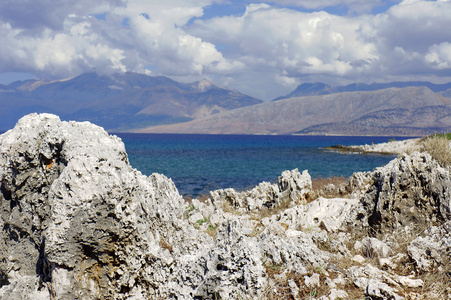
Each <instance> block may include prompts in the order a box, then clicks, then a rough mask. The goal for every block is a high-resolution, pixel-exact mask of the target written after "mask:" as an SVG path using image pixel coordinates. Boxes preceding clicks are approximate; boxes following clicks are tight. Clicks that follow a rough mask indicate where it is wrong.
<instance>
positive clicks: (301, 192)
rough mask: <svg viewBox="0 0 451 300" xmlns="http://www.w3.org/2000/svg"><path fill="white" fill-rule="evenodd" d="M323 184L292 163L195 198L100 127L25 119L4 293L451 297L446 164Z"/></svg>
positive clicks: (7, 227)
mask: <svg viewBox="0 0 451 300" xmlns="http://www.w3.org/2000/svg"><path fill="white" fill-rule="evenodd" d="M312 189H313V188H312V181H311V178H310V175H309V174H308V172H307V171H303V172H302V173H301V172H299V171H298V170H292V171H284V172H283V173H282V174H281V176H280V177H279V180H278V182H277V183H274V184H270V183H261V184H260V185H258V186H257V187H255V188H254V189H251V190H249V191H244V192H237V191H235V190H233V189H226V190H218V191H212V192H211V193H210V196H209V197H208V198H207V199H204V200H202V201H201V200H199V199H193V200H191V201H189V202H188V201H185V199H183V198H182V197H181V196H180V194H179V193H178V191H177V189H176V187H175V185H174V184H173V182H172V181H171V180H170V179H168V178H166V177H165V176H164V175H160V174H152V175H150V176H144V175H142V174H141V173H140V172H139V171H137V170H135V169H133V168H132V167H131V166H130V165H129V163H128V158H127V153H126V151H125V147H124V144H123V143H122V141H121V140H120V139H119V138H118V137H115V136H110V135H108V133H107V132H106V131H105V130H103V129H102V128H100V127H98V126H95V125H93V124H91V123H88V122H84V123H77V122H62V121H60V119H59V118H58V117H57V116H54V115H50V114H40V115H37V114H32V115H28V116H25V117H23V118H22V119H20V120H19V122H18V123H17V125H16V127H15V128H14V129H12V130H10V131H8V132H6V133H5V134H3V135H1V136H0V208H1V210H0V299H12V300H15V299H21V300H22V299H219V298H221V299H240V298H241V299H265V298H272V299H274V298H289V297H292V298H294V299H299V298H301V299H304V298H308V297H312V296H318V299H335V298H337V297H341V298H343V299H346V298H349V297H351V298H352V297H354V298H355V297H356V298H363V297H373V298H377V297H379V298H380V297H383V298H384V297H385V298H387V299H402V297H406V298H409V299H410V298H411V299H417V298H418V297H419V296H420V294H421V293H422V292H423V291H424V292H425V293H428V295H436V296H437V297H435V296H433V298H434V297H435V298H436V299H440V297H442V296H443V295H448V296H449V295H450V294H451V290H450V287H449V286H447V285H446V282H447V281H446V280H447V278H448V277H447V276H449V274H450V271H449V270H450V264H449V254H450V253H449V249H450V236H451V233H450V222H451V221H450V199H451V197H450V189H451V184H450V174H449V169H447V168H442V167H440V165H439V164H438V163H437V162H436V161H434V160H433V159H431V157H430V155H428V154H425V153H416V152H415V153H413V154H411V155H403V156H401V157H398V158H396V159H394V160H393V161H391V162H390V163H389V164H387V165H386V166H384V167H380V168H378V169H376V170H375V171H373V172H367V173H356V174H354V175H353V176H352V177H351V178H350V180H349V182H348V183H347V185H345V186H340V187H338V186H337V187H334V186H330V185H329V186H328V189H329V190H331V191H334V190H336V191H340V195H341V196H340V197H341V198H324V197H318V198H315V197H316V196H313V195H318V193H315V191H313V190H312ZM346 193H347V194H346ZM345 194H346V195H345ZM345 196H346V197H345ZM312 197H313V198H312ZM314 198H315V199H314ZM405 265H409V266H410V267H409V268H410V269H409V270H407V271H406V270H404V269H405V268H404V266H405ZM432 272H435V273H436V274H438V275H437V276H435V277H433V278H441V279H440V280H436V281H437V282H434V285H431V284H429V283H427V282H426V281H427V280H428V278H429V277H428V274H429V273H431V274H432ZM437 272H438V273H437ZM435 273H434V274H435ZM379 298H378V299H379Z"/></svg>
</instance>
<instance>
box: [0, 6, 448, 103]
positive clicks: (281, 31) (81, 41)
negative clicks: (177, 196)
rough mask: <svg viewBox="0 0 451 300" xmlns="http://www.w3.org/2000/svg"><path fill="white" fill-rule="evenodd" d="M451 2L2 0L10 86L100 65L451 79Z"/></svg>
mask: <svg viewBox="0 0 451 300" xmlns="http://www.w3.org/2000/svg"><path fill="white" fill-rule="evenodd" d="M450 28H451V0H436V1H426V0H404V1H401V0H342V1H339V0H271V1H250V0H164V1H162V0H95V1H92V0H78V1H74V0H59V1H54V0H1V2H0V40H1V46H0V84H8V83H10V82H12V81H15V80H23V79H29V78H34V79H39V80H55V79H63V78H70V77H74V76H77V75H79V74H81V73H84V72H92V71H95V72H97V73H99V74H107V75H108V74H113V73H117V72H126V71H131V72H138V73H144V74H148V75H152V76H167V77H170V78H172V79H174V80H177V81H180V82H194V81H197V80H201V79H209V80H211V81H214V82H215V83H217V84H219V85H222V86H224V87H227V88H232V89H235V90H238V91H240V92H243V93H246V94H248V95H251V96H253V97H256V98H259V99H263V100H270V99H274V98H276V97H278V96H281V95H285V94H288V93H289V92H291V91H292V90H294V89H295V88H296V87H297V86H298V85H299V84H302V83H306V82H323V83H327V84H330V85H333V86H336V85H345V84H350V83H355V82H359V83H373V82H391V81H411V80H415V81H429V82H433V83H445V82H451V30H450Z"/></svg>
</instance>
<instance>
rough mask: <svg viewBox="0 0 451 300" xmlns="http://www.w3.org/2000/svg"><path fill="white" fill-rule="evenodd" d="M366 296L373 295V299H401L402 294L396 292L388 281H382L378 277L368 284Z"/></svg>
mask: <svg viewBox="0 0 451 300" xmlns="http://www.w3.org/2000/svg"><path fill="white" fill-rule="evenodd" d="M365 296H369V297H372V298H371V299H380V300H383V299H390V300H401V299H403V298H402V297H401V296H399V295H398V294H396V293H395V292H394V291H393V289H392V288H391V287H390V286H389V285H388V284H386V283H383V282H380V281H379V280H376V279H370V280H369V281H368V286H367V287H366V289H365Z"/></svg>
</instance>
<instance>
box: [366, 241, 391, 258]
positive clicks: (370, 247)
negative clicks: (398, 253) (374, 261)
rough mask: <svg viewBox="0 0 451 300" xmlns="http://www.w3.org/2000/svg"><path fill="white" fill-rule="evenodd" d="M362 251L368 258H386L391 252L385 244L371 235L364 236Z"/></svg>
mask: <svg viewBox="0 0 451 300" xmlns="http://www.w3.org/2000/svg"><path fill="white" fill-rule="evenodd" d="M362 252H363V255H365V257H369V258H376V257H377V258H386V257H389V256H390V255H391V254H392V253H393V251H392V249H391V248H390V247H389V246H387V244H385V243H384V242H382V241H380V240H378V239H376V238H372V237H365V238H364V239H363V240H362Z"/></svg>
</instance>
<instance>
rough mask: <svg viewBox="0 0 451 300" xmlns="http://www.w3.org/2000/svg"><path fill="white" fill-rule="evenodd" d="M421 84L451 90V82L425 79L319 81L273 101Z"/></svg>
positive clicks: (441, 90) (305, 84)
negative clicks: (403, 80) (339, 84)
mask: <svg viewBox="0 0 451 300" xmlns="http://www.w3.org/2000/svg"><path fill="white" fill-rule="evenodd" d="M420 86H424V87H427V88H429V89H430V90H431V91H433V92H444V91H446V90H448V89H449V91H451V82H450V83H445V84H433V83H430V82H424V81H407V82H389V83H372V84H365V83H353V84H349V85H346V86H336V87H332V86H330V85H328V84H325V83H320V82H317V83H303V84H301V85H299V86H298V87H297V88H296V89H295V90H294V91H292V92H291V93H289V94H288V95H285V96H282V97H278V98H276V99H274V100H273V101H277V100H281V99H287V98H293V97H304V96H318V95H328V94H335V93H343V92H369V91H377V90H383V89H388V88H393V87H396V88H404V87H420ZM449 93H450V92H448V94H449ZM448 94H447V95H448ZM444 96H445V95H444Z"/></svg>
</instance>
